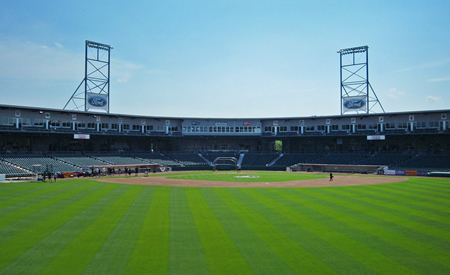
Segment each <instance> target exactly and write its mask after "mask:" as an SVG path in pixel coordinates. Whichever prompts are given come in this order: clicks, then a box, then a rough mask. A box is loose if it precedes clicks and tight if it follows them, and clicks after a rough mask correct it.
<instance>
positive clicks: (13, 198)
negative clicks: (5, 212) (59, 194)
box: [0, 181, 73, 209]
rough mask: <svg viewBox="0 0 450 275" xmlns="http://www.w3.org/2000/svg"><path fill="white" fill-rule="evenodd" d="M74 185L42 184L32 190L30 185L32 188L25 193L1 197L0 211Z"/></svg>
mask: <svg viewBox="0 0 450 275" xmlns="http://www.w3.org/2000/svg"><path fill="white" fill-rule="evenodd" d="M72 184H73V183H72V182H70V181H65V182H64V183H62V184H53V183H42V184H41V185H40V186H39V187H36V188H32V187H33V185H29V187H30V188H27V189H26V190H24V191H23V192H18V193H14V194H9V195H3V194H2V195H1V197H0V198H1V201H0V209H3V208H6V207H8V206H12V205H16V204H18V203H21V202H25V201H28V200H30V199H33V198H36V197H39V196H43V195H46V194H49V193H51V192H54V191H55V190H58V189H61V188H64V187H66V186H68V185H72Z"/></svg>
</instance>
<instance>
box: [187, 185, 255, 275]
mask: <svg viewBox="0 0 450 275" xmlns="http://www.w3.org/2000/svg"><path fill="white" fill-rule="evenodd" d="M186 197H187V200H188V204H189V209H190V211H191V213H192V215H193V217H194V221H195V225H196V228H197V232H198V235H199V238H200V241H201V243H202V246H203V250H204V252H205V255H206V261H207V263H208V270H209V272H210V273H211V274H251V273H253V272H252V269H251V267H250V266H249V265H248V263H247V261H246V260H245V258H244V257H243V255H242V254H241V252H240V251H239V249H238V248H237V246H236V244H235V243H234V241H233V240H232V239H231V238H230V236H229V235H228V233H227V231H226V230H225V229H224V228H223V226H222V224H221V222H220V220H219V219H218V218H217V216H216V215H215V214H214V212H213V211H212V210H211V208H210V206H209V205H208V203H207V202H206V200H205V198H204V197H203V195H202V194H201V191H200V189H199V188H192V189H191V188H186Z"/></svg>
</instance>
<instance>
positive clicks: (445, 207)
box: [0, 171, 450, 274]
mask: <svg viewBox="0 0 450 275" xmlns="http://www.w3.org/2000/svg"><path fill="white" fill-rule="evenodd" d="M0 274H450V179H448V178H427V177H411V178H406V177H387V176H356V175H335V177H334V179H333V181H330V180H329V178H328V174H312V173H289V172H251V171H240V172H212V171H202V172H183V173H157V174H151V175H149V176H148V177H143V175H142V174H141V175H139V176H134V175H133V176H131V177H102V178H80V179H64V180H58V181H57V182H56V183H55V182H45V183H42V182H11V183H0Z"/></svg>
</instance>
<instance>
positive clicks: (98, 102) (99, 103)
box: [88, 96, 108, 107]
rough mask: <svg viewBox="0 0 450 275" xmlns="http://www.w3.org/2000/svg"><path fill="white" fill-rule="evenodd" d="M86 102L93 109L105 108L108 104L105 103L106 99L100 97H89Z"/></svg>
mask: <svg viewBox="0 0 450 275" xmlns="http://www.w3.org/2000/svg"><path fill="white" fill-rule="evenodd" d="M88 102H89V104H90V105H91V106H95V107H105V106H106V104H107V103H108V102H107V101H106V99H104V98H103V97H101V96H91V97H90V98H89V99H88Z"/></svg>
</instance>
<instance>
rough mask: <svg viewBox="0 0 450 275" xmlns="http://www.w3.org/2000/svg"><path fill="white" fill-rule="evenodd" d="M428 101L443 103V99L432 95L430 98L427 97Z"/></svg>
mask: <svg viewBox="0 0 450 275" xmlns="http://www.w3.org/2000/svg"><path fill="white" fill-rule="evenodd" d="M426 101H431V102H436V103H438V102H441V101H442V98H441V97H440V96H432V95H429V96H427V98H426Z"/></svg>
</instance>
